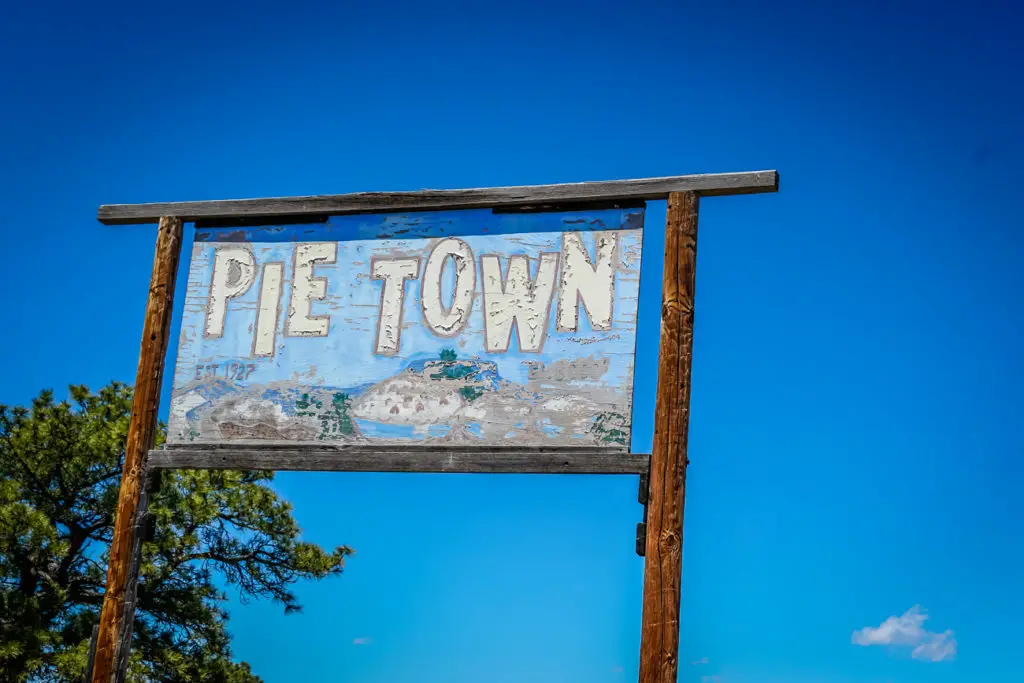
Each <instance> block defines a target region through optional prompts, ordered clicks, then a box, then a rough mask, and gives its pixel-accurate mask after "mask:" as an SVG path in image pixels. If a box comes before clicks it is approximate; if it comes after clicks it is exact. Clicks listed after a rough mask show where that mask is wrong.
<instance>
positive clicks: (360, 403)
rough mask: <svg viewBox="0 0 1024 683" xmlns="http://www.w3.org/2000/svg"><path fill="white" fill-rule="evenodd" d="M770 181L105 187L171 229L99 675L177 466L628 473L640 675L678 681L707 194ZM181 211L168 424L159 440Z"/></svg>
mask: <svg viewBox="0 0 1024 683" xmlns="http://www.w3.org/2000/svg"><path fill="white" fill-rule="evenodd" d="M778 184H779V176H778V173H776V172H775V171H754V172H746V173H720V174H707V175H689V176H668V177H661V178H641V179H635V180H614V181H605V182H596V183H570V184H563V185H533V186H520V187H492V188H476V189H467V190H422V191H418V192H364V193H355V194H346V195H316V196H305V197H276V198H267V199H242V200H223V201H221V200H217V201H203V202H170V203H155V204H120V205H106V206H101V207H100V210H99V219H100V221H102V222H103V223H106V224H108V225H119V224H133V223H156V222H159V225H160V227H159V230H158V232H157V244H156V256H155V258H154V264H153V275H152V279H151V281H150V289H149V300H148V303H147V307H146V321H145V325H144V327H143V336H142V349H141V353H140V356H139V366H138V375H137V379H136V384H135V396H134V403H133V407H132V418H131V422H130V424H129V428H128V435H127V443H126V447H125V456H124V470H123V474H122V479H121V490H120V495H119V497H118V507H117V517H116V523H115V529H114V535H113V540H112V542H111V546H110V564H109V568H108V573H107V586H106V592H105V594H104V600H103V610H102V613H101V617H100V624H99V627H98V628H97V630H96V636H95V647H94V651H95V657H94V663H93V666H92V674H91V681H92V683H123V681H125V679H126V675H127V674H126V672H127V668H128V661H129V654H130V650H131V639H132V624H133V618H134V605H135V596H136V588H137V585H138V579H139V572H140V566H141V558H142V534H143V530H144V529H146V528H148V524H147V523H146V519H147V517H146V515H147V512H146V508H147V505H148V500H149V492H150V490H151V489H152V488H153V487H155V486H157V485H158V484H157V483H156V482H157V480H158V477H157V476H156V474H157V473H159V472H160V471H161V470H163V469H175V468H215V469H271V470H283V469H300V470H345V471H374V472H384V471H410V472H514V473H525V472H534V473H539V472H544V473H590V474H596V473H601V474H633V475H636V474H639V475H641V480H640V491H639V498H640V502H641V503H643V505H644V521H643V522H641V523H640V524H639V525H638V527H637V539H636V547H637V552H638V553H640V554H641V555H643V556H644V557H645V567H644V591H643V614H642V618H641V637H640V671H639V678H640V681H641V683H676V676H677V673H678V646H679V606H680V592H681V571H682V531H683V502H684V501H683V497H684V493H685V478H686V466H687V463H688V462H689V461H688V458H687V429H688V424H689V404H690V367H691V352H692V345H693V303H694V286H695V266H696V249H697V213H698V207H699V200H700V198H701V197H712V196H723V195H733V194H755V193H760V192H775V191H777V190H778ZM647 200H667V204H666V206H667V212H666V214H667V215H666V224H665V261H664V264H665V270H664V276H663V283H662V300H661V339H660V342H659V346H658V348H657V349H653V348H652V349H650V351H651V352H656V353H658V376H657V392H656V401H655V420H654V421H655V430H654V443H653V448H652V450H651V453H650V455H647V454H644V453H633V452H630V451H629V443H630V435H631V411H632V399H633V361H634V354H635V346H636V325H637V303H638V301H637V299H638V296H639V277H640V255H641V242H642V230H643V223H644V210H643V209H642V208H626V207H636V206H642V203H643V202H644V201H647ZM568 206H572V207H574V208H572V209H569V208H567V207H568ZM610 206H611V207H618V208H608V207H610ZM186 221H194V222H195V223H196V230H195V242H194V248H193V253H192V260H191V263H190V271H189V280H188V289H187V293H186V301H185V308H184V311H183V312H182V322H181V338H180V341H179V345H178V356H177V366H176V369H175V373H174V387H173V392H172V401H171V407H170V419H169V426H168V430H169V433H168V443H167V444H165V445H164V446H163V447H162V448H160V449H158V450H151V449H152V448H153V443H154V440H155V434H156V431H157V412H158V407H159V405H158V400H159V396H160V387H161V382H162V380H163V373H164V357H165V354H166V351H167V347H168V341H169V340H168V337H169V330H170V320H171V303H172V301H173V300H174V288H175V276H176V272H177V265H178V258H179V254H180V250H181V242H182V237H183V223H184V222H186ZM225 224H230V225H231V226H233V227H211V226H214V225H220V226H223V225H225Z"/></svg>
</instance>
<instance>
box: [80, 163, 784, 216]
mask: <svg viewBox="0 0 1024 683" xmlns="http://www.w3.org/2000/svg"><path fill="white" fill-rule="evenodd" d="M778 189H779V174H778V172H777V171H749V172H742V173H706V174H698V175H679V176H666V177H661V178H639V179H633V180H608V181H598V182H584V183H566V184H559V185H524V186H518V187H490V188H474V189H465V190H419V191H415V192H356V193H352V194H340V195H314V196H306V197H269V198H265V199H229V200H214V201H196V202H158V203H149V204H104V205H103V206H101V207H100V208H99V213H98V216H97V217H98V218H99V221H100V222H101V223H104V224H105V225H132V224H145V223H155V222H157V221H158V220H159V218H160V216H179V217H181V218H183V219H185V220H186V221H215V220H223V219H232V218H242V217H249V218H253V219H265V218H267V217H277V216H280V217H282V218H284V217H292V218H294V219H296V220H294V221H293V222H301V220H298V217H303V216H304V217H309V218H312V217H317V216H324V215H341V214H350V213H377V212H384V211H435V210H443V209H472V208H503V207H530V206H533V205H551V204H557V203H565V202H572V203H579V204H586V203H593V202H614V201H619V200H621V201H627V200H633V201H635V200H657V199H665V198H666V197H668V195H669V193H672V192H684V191H688V192H696V193H698V194H700V195H703V196H722V195H734V194H757V193H761V192H777V191H778Z"/></svg>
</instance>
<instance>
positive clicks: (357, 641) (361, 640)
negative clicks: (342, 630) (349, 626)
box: [352, 636, 373, 645]
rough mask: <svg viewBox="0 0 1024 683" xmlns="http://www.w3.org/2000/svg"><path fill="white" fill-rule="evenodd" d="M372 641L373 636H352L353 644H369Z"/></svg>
mask: <svg viewBox="0 0 1024 683" xmlns="http://www.w3.org/2000/svg"><path fill="white" fill-rule="evenodd" d="M372 642H373V638H367V637H365V636H362V637H360V638H353V639H352V644H353V645H369V644H370V643H372Z"/></svg>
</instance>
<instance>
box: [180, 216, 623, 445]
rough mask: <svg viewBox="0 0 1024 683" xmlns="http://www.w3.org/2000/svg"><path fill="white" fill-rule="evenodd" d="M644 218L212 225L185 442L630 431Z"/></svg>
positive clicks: (196, 309) (565, 438)
mask: <svg viewBox="0 0 1024 683" xmlns="http://www.w3.org/2000/svg"><path fill="white" fill-rule="evenodd" d="M642 214H643V212H642V210H637V209H629V210H601V211H595V212H571V213H564V214H562V213H555V214H491V213H490V212H479V211H465V212H433V213H432V212H424V213H419V214H415V215H408V216H405V215H394V216H369V217H366V216H355V217H335V218H332V219H330V220H328V221H327V223H325V224H317V225H315V226H309V225H305V226H270V227H251V228H241V229H233V230H231V231H226V230H219V231H218V230H214V229H211V230H208V231H207V230H204V231H203V236H202V239H200V238H199V236H198V233H197V241H196V243H195V245H194V247H193V253H192V263H191V266H190V271H189V277H188V281H187V291H186V296H185V305H184V310H183V314H182V327H181V336H180V339H179V349H178V361H177V367H176V369H175V377H174V391H173V396H172V405H171V411H170V424H169V437H168V438H169V441H171V442H187V441H196V442H213V443H216V442H260V443H267V442H271V443H272V442H289V443H295V442H301V443H305V442H312V441H330V442H335V443H404V442H410V441H428V442H429V441H437V442H439V443H452V442H467V443H495V444H497V443H510V442H514V443H516V444H524V445H525V444H551V445H557V444H563V445H586V444H604V445H625V444H628V443H629V435H630V421H631V412H632V387H633V360H634V352H635V339H636V311H637V300H638V296H639V269H640V262H641V260H640V255H641V244H642V233H641V230H640V229H639V228H640V226H642ZM638 215H639V216H640V218H639V219H638V218H637V216H638ZM638 221H639V222H638ZM346 226H347V227H346ZM626 226H629V227H628V228H627V227H626ZM342 227H346V230H347V234H346V233H345V231H343V230H341V228H342ZM566 230H568V232H566ZM377 235H381V236H383V237H382V238H377Z"/></svg>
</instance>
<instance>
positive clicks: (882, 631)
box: [852, 605, 956, 662]
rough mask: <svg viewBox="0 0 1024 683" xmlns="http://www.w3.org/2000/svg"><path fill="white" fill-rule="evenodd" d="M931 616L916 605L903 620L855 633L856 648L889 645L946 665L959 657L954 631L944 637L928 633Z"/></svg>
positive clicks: (892, 621)
mask: <svg viewBox="0 0 1024 683" xmlns="http://www.w3.org/2000/svg"><path fill="white" fill-rule="evenodd" d="M927 620H928V615H927V614H926V613H925V611H924V610H922V609H921V608H920V606H918V605H914V606H913V607H911V608H910V609H908V610H907V611H906V612H904V613H903V615H902V616H899V617H889V618H888V619H886V620H885V621H883V622H882V623H881V624H880V625H878V626H876V627H875V626H865V627H864V628H862V629H860V630H858V631H854V632H853V639H852V640H853V643H854V645H862V646H864V647H868V646H871V645H888V646H892V647H901V648H910V656H911V657H913V658H914V659H918V660H922V661H926V662H943V661H947V660H951V659H953V658H954V657H956V638H954V637H953V631H951V630H949V629H946V630H945V631H943V632H942V633H937V632H935V631H929V630H927V629H925V627H924V622H925V621H927Z"/></svg>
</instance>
